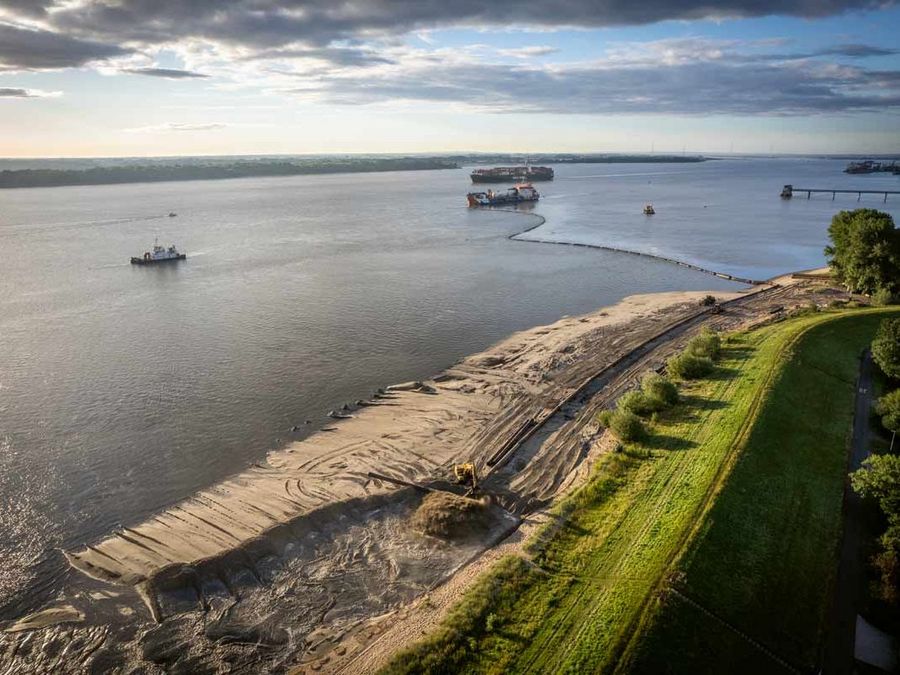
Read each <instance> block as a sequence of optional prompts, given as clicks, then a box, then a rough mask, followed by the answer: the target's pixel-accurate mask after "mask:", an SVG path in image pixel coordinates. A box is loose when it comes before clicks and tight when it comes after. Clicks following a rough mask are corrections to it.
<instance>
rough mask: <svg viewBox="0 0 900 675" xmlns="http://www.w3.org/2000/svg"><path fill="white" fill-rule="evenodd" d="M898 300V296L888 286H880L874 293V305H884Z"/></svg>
mask: <svg viewBox="0 0 900 675" xmlns="http://www.w3.org/2000/svg"><path fill="white" fill-rule="evenodd" d="M896 301H897V298H896V297H895V296H894V294H893V293H891V292H890V290H888V289H887V288H879V289H878V290H877V291H875V292H874V293H872V304H873V305H878V306H879V307H884V306H886V305H893V304H894V303H895V302H896Z"/></svg>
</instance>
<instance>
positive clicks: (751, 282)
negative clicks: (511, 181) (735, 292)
mask: <svg viewBox="0 0 900 675" xmlns="http://www.w3.org/2000/svg"><path fill="white" fill-rule="evenodd" d="M493 210H494V211H506V212H507V213H518V214H520V215H526V216H531V217H533V218H538V219H539V220H540V222H539V223H537V224H535V225H532V226H531V227H528V228H526V229H524V230H522V231H521V232H516V233H515V234H511V235H509V236H508V237H507V239H509V240H510V241H520V242H527V243H529V244H555V245H557V246H578V247H581V248H592V249H597V250H600V251H611V252H613V253H625V254H627V255H636V256H640V257H642V258H650V259H652V260H659V261H661V262H667V263H670V264H672V265H678V266H680V267H687V268H688V269H692V270H694V271H696V272H703V273H704V274H711V275H712V276H714V277H719V278H720V279H727V280H728V281H736V282H737V283H740V284H747V285H749V286H761V285H763V284H768V283H769V282H768V281H760V280H758V279H747V278H746V277H738V276H735V275H733V274H726V273H725V272H717V271H715V270H711V269H707V268H706V267H700V266H699V265H694V264H692V263H689V262H684V261H683V260H677V259H675V258H667V257H666V256H662V255H655V254H653V253H644V252H643V251H634V250H631V249H627V248H618V247H616V246H604V245H602V244H583V243H580V242H572V241H557V240H553V239H523V238H521V237H522V235H523V234H528V233H529V232H531V231H532V230H536V229H537V228H539V227H540V226H541V225H543V224H544V223H546V222H547V219H546V218H545V217H544V216H542V215H540V214H538V213H522V212H521V211H517V210H516V209H493Z"/></svg>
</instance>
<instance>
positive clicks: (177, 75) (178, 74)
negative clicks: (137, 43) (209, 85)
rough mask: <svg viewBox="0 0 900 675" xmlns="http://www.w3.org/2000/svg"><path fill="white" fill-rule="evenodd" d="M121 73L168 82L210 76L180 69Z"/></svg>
mask: <svg viewBox="0 0 900 675" xmlns="http://www.w3.org/2000/svg"><path fill="white" fill-rule="evenodd" d="M121 72H123V73H131V74H132V75H147V76H149V77H163V78H165V79H167V80H187V79H195V78H205V77H209V75H204V74H203V73H195V72H194V71H193V70H180V69H178V68H123V69H122V70H121Z"/></svg>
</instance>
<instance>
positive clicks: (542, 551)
mask: <svg viewBox="0 0 900 675" xmlns="http://www.w3.org/2000/svg"><path fill="white" fill-rule="evenodd" d="M882 314H883V311H872V310H860V311H854V312H852V313H850V312H845V313H843V314H812V315H808V316H804V317H799V318H795V319H791V320H789V321H785V322H782V323H778V324H775V325H773V326H769V327H766V328H762V329H760V330H757V331H754V332H751V333H747V334H743V335H739V336H735V337H734V338H733V339H731V340H729V342H728V344H726V345H725V348H724V350H723V356H722V360H721V361H720V364H719V367H718V368H717V370H716V373H715V374H714V376H713V377H711V378H709V379H707V380H703V381H699V382H694V383H689V384H685V385H683V387H682V399H683V403H682V404H680V405H679V406H677V407H676V408H674V409H672V410H670V411H668V412H666V413H665V414H663V415H661V416H660V417H659V419H658V420H657V421H656V422H655V423H654V424H652V425H651V433H650V436H649V438H648V439H646V441H644V442H642V443H640V444H630V445H629V446H628V447H627V448H626V452H624V453H620V454H615V455H610V456H607V457H605V458H604V460H603V461H601V462H600V463H599V466H598V468H597V472H596V474H595V475H594V476H593V477H592V479H591V481H590V482H589V483H588V485H586V486H585V488H584V489H582V490H581V491H579V492H578V493H576V494H575V495H573V496H572V497H570V498H569V499H567V500H566V501H565V502H564V503H563V504H561V505H560V506H559V507H558V509H557V515H558V522H557V523H556V525H555V527H553V528H551V529H549V530H548V531H547V532H546V533H545V534H544V536H543V537H540V538H539V540H538V541H537V542H535V544H534V551H533V556H532V560H530V561H522V560H507V561H504V563H503V564H502V565H500V566H498V568H497V569H496V570H495V571H494V572H492V573H489V574H488V575H487V576H486V577H485V578H483V579H482V580H481V581H480V582H479V585H478V586H477V587H475V588H473V589H472V590H471V592H470V593H468V594H467V595H466V597H465V598H463V600H462V602H461V603H460V605H459V606H458V607H457V608H456V610H455V611H454V612H453V613H452V614H451V616H449V617H448V619H447V620H446V621H445V622H444V625H443V626H442V628H441V629H440V630H439V631H437V632H436V633H435V634H434V635H432V636H429V637H428V638H427V639H426V640H424V641H423V642H422V643H420V644H419V645H417V646H415V647H414V648H412V649H411V650H409V651H407V652H404V653H401V654H399V655H397V657H396V658H395V659H394V661H393V662H392V663H391V664H390V665H389V666H388V667H387V669H386V671H387V672H392V673H393V672H398V673H399V672H458V671H466V672H492V673H505V672H517V673H518V672H528V671H532V672H554V673H556V672H569V673H582V672H604V671H606V672H609V671H612V670H614V669H616V667H618V668H619V669H621V670H625V671H633V672H660V671H662V672H665V671H666V670H670V671H672V672H691V671H692V670H696V669H701V670H704V669H706V666H705V665H704V664H707V663H712V662H710V661H709V659H710V658H714V657H713V655H711V654H710V649H711V646H710V645H717V647H716V649H717V650H719V649H728V650H729V652H728V654H724V657H734V658H738V657H741V658H743V659H744V660H743V661H741V663H746V664H748V668H749V669H750V670H753V671H754V672H764V671H765V670H771V662H770V661H769V660H768V657H766V656H765V655H763V654H762V653H761V652H758V651H757V650H755V649H753V648H751V647H749V646H748V645H747V644H746V643H744V642H743V640H742V639H741V638H737V637H736V636H735V635H734V634H733V633H731V632H730V631H729V630H728V629H725V628H723V627H722V626H721V624H719V623H718V622H715V621H713V620H712V619H709V618H707V617H706V616H705V615H704V614H702V613H700V612H698V611H697V610H696V609H695V608H693V607H692V606H691V605H688V604H687V603H684V602H683V601H680V600H678V599H677V598H676V597H673V596H668V599H667V600H665V601H662V602H661V601H660V600H659V598H660V597H665V596H660V595H659V593H658V591H660V590H663V589H664V588H666V587H667V586H668V582H669V580H672V579H675V580H677V581H676V583H677V586H678V588H680V589H683V590H684V592H685V593H688V594H690V596H691V597H693V598H695V599H696V600H697V601H699V602H701V603H709V605H710V606H711V608H712V609H713V610H714V611H716V612H717V613H723V614H725V615H726V616H727V618H728V620H730V621H734V622H735V623H738V622H739V621H740V625H741V627H742V628H743V629H744V630H747V632H749V633H751V634H753V635H754V637H756V638H757V639H759V640H761V641H763V642H764V643H765V644H767V645H770V646H771V647H772V648H773V649H775V650H776V651H779V652H780V651H787V652H789V653H790V655H791V659H795V660H797V661H798V662H801V663H811V662H812V661H811V659H812V660H814V658H815V653H816V646H817V641H818V636H819V633H820V630H821V623H822V616H823V611H824V610H823V607H824V594H825V593H826V590H825V589H827V587H828V583H829V582H830V579H831V575H832V568H833V564H832V562H833V556H834V553H835V545H836V540H837V536H838V532H839V527H840V523H839V515H840V500H841V486H842V480H843V462H844V457H845V456H844V453H843V450H844V439H845V437H846V433H847V431H848V429H849V415H850V414H851V412H852V398H853V379H854V377H855V369H856V366H857V355H858V353H859V352H860V350H861V348H862V346H863V345H864V344H865V343H866V341H867V339H868V336H869V335H870V334H871V332H873V331H874V327H875V325H876V323H877V321H878V320H879V318H880V316H881V315H882ZM757 416H759V424H758V425H756V426H755V427H754V425H753V421H754V420H756V419H757ZM738 458H740V461H736V460H737V459H738ZM732 467H736V468H735V470H734V471H733V472H732ZM716 496H717V498H715V497H716ZM711 505H712V508H711V509H710V506H711ZM673 571H674V572H676V574H675V575H674V576H672V573H673ZM784 608H789V610H788V611H783V610H784ZM756 628H760V629H761V632H759V633H757V632H755V631H756ZM732 638H734V639H732ZM782 638H783V639H782ZM732 642H734V643H735V644H734V646H733V648H731V643H732ZM738 642H740V643H741V644H738ZM718 645H721V646H722V647H718ZM742 650H743V651H742ZM724 657H723V658H724ZM718 663H719V662H718V661H716V664H715V665H716V667H711V668H710V669H709V670H712V671H715V670H721V669H720V668H718ZM723 663H730V662H728V661H727V660H726V661H723ZM754 664H756V667H753V666H754ZM761 669H762V670H761Z"/></svg>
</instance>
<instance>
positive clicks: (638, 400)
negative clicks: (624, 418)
mask: <svg viewBox="0 0 900 675" xmlns="http://www.w3.org/2000/svg"><path fill="white" fill-rule="evenodd" d="M617 406H618V409H619V410H630V411H631V412H633V413H634V414H635V415H640V416H642V417H643V416H645V415H649V414H650V413H652V412H654V411H655V410H657V408H656V407H655V406H654V401H653V400H651V399H650V398H648V397H647V396H645V395H644V393H643V392H641V391H637V390H633V391H629V392H626V393H625V394H623V395H622V398H620V399H619V402H618V404H617Z"/></svg>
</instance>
